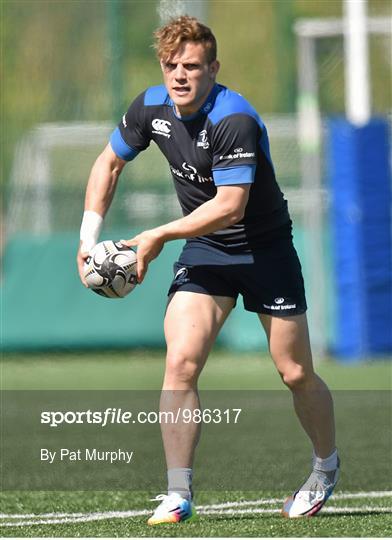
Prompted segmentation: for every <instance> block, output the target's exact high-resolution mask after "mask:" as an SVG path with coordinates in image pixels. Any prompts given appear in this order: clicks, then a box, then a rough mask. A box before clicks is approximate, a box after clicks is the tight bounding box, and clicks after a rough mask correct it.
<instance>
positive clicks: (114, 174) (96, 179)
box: [84, 154, 121, 218]
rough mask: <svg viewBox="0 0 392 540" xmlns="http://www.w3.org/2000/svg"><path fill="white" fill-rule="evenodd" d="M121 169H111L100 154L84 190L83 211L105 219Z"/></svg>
mask: <svg viewBox="0 0 392 540" xmlns="http://www.w3.org/2000/svg"><path fill="white" fill-rule="evenodd" d="M120 172H121V169H120V168H119V167H113V166H112V165H111V164H110V162H108V161H107V160H105V159H104V156H103V154H101V155H100V156H99V157H98V158H97V160H96V161H95V163H94V165H93V167H92V169H91V173H90V177H89V180H88V184H87V189H86V197H85V204H84V209H85V210H90V211H93V212H96V213H97V214H99V215H100V216H101V217H102V218H103V217H105V214H106V212H107V210H108V209H109V206H110V203H111V202H112V199H113V195H114V192H115V190H116V185H117V180H118V177H119V175H120Z"/></svg>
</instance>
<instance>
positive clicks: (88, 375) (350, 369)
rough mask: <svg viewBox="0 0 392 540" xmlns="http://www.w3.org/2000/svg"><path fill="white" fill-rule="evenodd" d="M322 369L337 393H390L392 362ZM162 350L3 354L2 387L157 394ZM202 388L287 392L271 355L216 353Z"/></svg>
mask: <svg viewBox="0 0 392 540" xmlns="http://www.w3.org/2000/svg"><path fill="white" fill-rule="evenodd" d="M316 371H317V372H318V373H319V374H320V375H321V376H322V377H323V378H324V379H325V380H326V382H327V383H328V385H329V386H330V388H331V389H334V390H361V389H362V390H388V389H390V388H391V375H392V371H391V362H390V361H388V360H384V361H369V362H364V363H361V364H353V365H342V364H339V363H337V362H336V361H334V360H326V361H324V362H320V363H319V364H318V365H316ZM163 372H164V353H163V352H162V351H145V350H135V351H121V352H110V353H100V352H97V353H81V354H76V353H69V354H67V353H63V354H60V353H58V354H54V353H53V354H45V355H40V354H34V355H16V354H15V355H12V354H7V355H4V356H3V362H2V381H3V383H2V386H3V388H4V389H8V390H28V389H29V390H30V389H34V390H43V389H51V390H57V389H74V390H79V389H91V390H92V389H96V390H98V389H106V390H112V389H116V390H127V389H138V390H154V389H159V388H160V387H161V383H162V379H163ZM200 388H202V389H204V390H211V389H225V390H235V389H242V390H245V389H249V390H258V389H261V390H281V389H282V388H284V387H283V385H282V382H281V380H280V377H279V376H278V374H277V372H276V370H275V368H274V366H273V363H272V360H271V359H270V358H269V357H268V356H265V355H261V354H260V355H256V354H235V353H230V352H227V351H222V350H216V351H214V352H213V353H212V354H211V357H210V358H209V360H208V362H207V365H206V367H205V368H204V371H203V373H202V375H201V378H200Z"/></svg>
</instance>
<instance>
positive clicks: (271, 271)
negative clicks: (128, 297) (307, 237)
mask: <svg viewBox="0 0 392 540" xmlns="http://www.w3.org/2000/svg"><path fill="white" fill-rule="evenodd" d="M177 291H191V292H196V293H201V294H208V295H210V296H228V297H231V298H234V299H235V300H237V298H238V295H239V294H241V295H242V297H243V302H244V307H245V309H246V310H247V311H253V312H256V313H265V314H267V315H276V316H289V315H299V314H301V313H304V312H305V311H306V309H307V306H306V298H305V290H304V281H303V277H302V270H301V264H300V262H299V259H298V255H297V252H296V250H295V248H294V246H293V242H292V238H291V234H290V236H286V237H283V238H279V239H278V240H277V241H275V242H272V243H270V244H266V245H265V246H263V247H262V248H258V249H254V250H252V251H251V252H248V253H228V252H227V251H223V250H221V249H219V248H216V247H214V246H211V245H210V244H206V243H204V242H201V241H198V240H190V241H188V242H187V243H186V244H185V246H184V248H183V250H182V253H181V256H180V258H179V260H178V261H177V262H176V263H175V264H174V279H173V282H172V284H171V286H170V289H169V292H168V294H169V295H170V294H173V293H175V292H177Z"/></svg>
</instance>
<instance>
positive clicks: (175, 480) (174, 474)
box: [167, 468, 193, 501]
mask: <svg viewBox="0 0 392 540" xmlns="http://www.w3.org/2000/svg"><path fill="white" fill-rule="evenodd" d="M167 480H168V489H167V492H168V494H169V495H171V494H172V493H179V494H180V495H181V497H183V498H184V499H188V500H189V501H190V500H192V495H193V493H192V469H186V468H179V469H169V470H168V471H167Z"/></svg>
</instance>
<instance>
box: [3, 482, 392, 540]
mask: <svg viewBox="0 0 392 540" xmlns="http://www.w3.org/2000/svg"><path fill="white" fill-rule="evenodd" d="M277 495H278V496H282V498H283V497H284V494H279V493H278V494H277V493H271V492H270V493H265V492H264V493H255V492H250V493H246V492H241V493H240V492H225V493H222V492H221V493H219V494H216V493H201V494H200V495H199V500H198V501H197V504H206V503H211V502H221V501H236V500H237V501H244V500H255V499H257V498H259V497H260V496H263V497H270V496H273V497H276V496H277ZM3 497H4V495H3ZM147 501H148V494H147V493H124V492H107V493H102V492H92V493H84V492H74V493H64V492H61V493H59V492H54V493H36V494H34V495H27V494H22V493H18V494H14V495H12V496H8V497H7V499H6V501H5V504H4V505H3V511H4V512H15V511H16V512H18V513H19V512H27V511H29V512H31V511H32V512H34V513H36V514H41V513H44V512H59V511H60V512H97V511H105V510H117V511H127V510H129V509H140V508H146V507H150V508H153V507H154V503H148V502H147ZM329 504H333V505H334V506H340V507H342V506H343V505H344V506H350V505H351V506H353V502H351V503H348V502H347V501H344V503H342V502H334V501H333V499H332V500H331V502H330V503H329ZM365 504H369V501H367V500H365V501H363V500H360V501H359V503H358V501H355V503H354V505H355V507H356V508H359V507H360V506H365ZM390 504H391V499H390V498H389V499H388V498H385V499H380V500H377V501H376V504H375V508H374V510H373V511H371V512H369V511H365V510H364V511H363V512H361V511H360V510H359V511H358V510H357V511H356V512H355V513H352V514H350V513H346V514H335V515H333V514H320V515H319V516H317V517H316V518H312V519H301V520H287V519H284V518H282V517H281V515H280V514H276V513H275V514H272V515H269V514H264V515H256V514H253V515H252V514H246V515H242V516H236V515H233V516H228V515H225V516H203V515H199V516H198V518H197V520H196V521H194V522H191V523H183V524H179V525H164V526H160V527H148V526H147V525H146V517H147V516H138V517H133V518H117V519H105V520H100V521H91V522H82V523H63V524H53V525H51V524H45V525H34V526H24V527H3V528H2V531H1V532H2V536H3V537H14V536H18V537H38V536H42V537H60V536H61V537H76V536H82V537H145V536H147V537H184V536H185V537H211V536H216V537H246V536H249V537H262V536H267V537H268V536H271V537H306V536H315V537H319V536H323V537H334V536H335V537H343V536H349V537H372V536H373V537H374V536H379V537H382V536H389V532H390V530H391V527H392V516H391V515H388V514H383V513H378V512H377V507H376V505H377V506H383V507H385V506H387V505H390ZM27 507H28V509H27ZM274 507H278V505H276V504H275V505H274Z"/></svg>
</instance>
